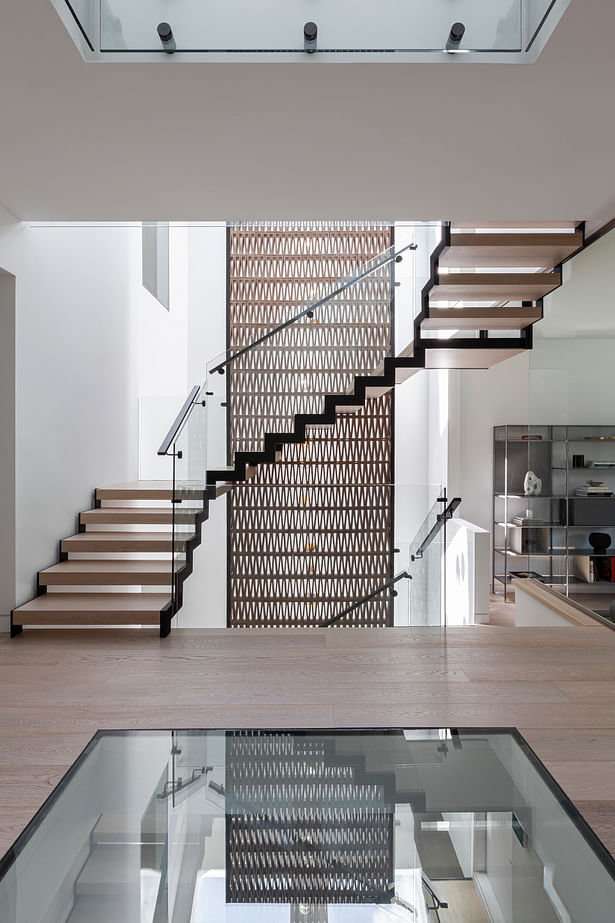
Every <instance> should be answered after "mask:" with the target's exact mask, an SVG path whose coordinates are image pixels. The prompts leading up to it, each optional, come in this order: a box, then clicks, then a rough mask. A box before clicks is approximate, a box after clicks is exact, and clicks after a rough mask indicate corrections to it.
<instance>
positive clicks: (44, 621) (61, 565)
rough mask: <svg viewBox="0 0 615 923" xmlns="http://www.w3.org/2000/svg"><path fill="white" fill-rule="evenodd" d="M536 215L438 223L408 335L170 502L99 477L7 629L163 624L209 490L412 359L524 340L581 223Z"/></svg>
mask: <svg viewBox="0 0 615 923" xmlns="http://www.w3.org/2000/svg"><path fill="white" fill-rule="evenodd" d="M544 227H545V226H543V229H542V230H538V229H534V228H532V229H530V230H528V229H511V228H509V229H506V228H504V229H503V228H499V229H497V230H495V229H489V230H488V231H485V230H483V229H480V228H468V227H467V226H465V225H458V226H455V225H453V226H452V227H451V226H445V227H444V229H443V236H442V240H441V242H440V244H439V246H438V247H437V248H436V250H435V251H434V253H433V254H432V257H431V277H430V279H429V281H428V283H427V284H426V286H425V288H424V289H423V293H422V310H421V313H420V314H419V315H418V317H417V318H416V321H415V335H414V342H413V343H411V344H409V345H408V346H407V347H406V349H404V350H403V351H402V352H401V353H399V354H398V355H396V356H389V357H386V358H385V359H384V361H383V362H382V363H381V364H380V366H379V367H378V368H377V369H375V371H374V373H373V374H369V375H356V376H355V377H354V386H353V387H352V390H350V391H349V393H345V394H327V395H326V396H325V397H324V401H323V410H322V412H320V413H314V414H295V416H294V426H293V429H292V431H290V432H270V433H267V434H266V435H265V437H264V440H263V443H262V449H261V450H260V451H240V452H236V453H235V456H234V459H233V461H234V464H233V465H232V466H230V467H220V468H213V469H211V470H208V471H207V476H206V482H205V487H204V489H202V490H200V489H199V490H197V489H195V490H194V491H192V492H190V491H188V492H187V491H186V490H185V489H184V490H182V497H181V506H180V505H179V504H178V503H177V502H175V503H174V502H173V500H174V499H176V498H174V491H173V483H172V482H163V481H138V482H133V483H129V484H120V485H116V486H113V487H103V488H98V489H97V491H96V494H95V503H94V507H93V508H92V509H90V510H87V511H84V512H82V513H81V514H80V516H79V526H78V531H77V532H76V533H75V534H74V535H72V536H69V537H67V538H65V539H63V540H62V541H61V542H60V560H59V562H58V563H57V564H54V565H52V566H51V567H48V568H46V569H44V570H42V571H41V572H40V573H39V575H38V594H39V595H38V596H37V597H36V598H35V599H33V600H32V601H30V602H28V603H26V604H25V605H23V606H20V607H18V608H16V609H15V610H14V611H13V612H12V614H11V635H12V636H15V635H17V634H19V633H20V632H21V631H22V629H23V627H24V626H39V627H40V626H47V627H49V626H60V625H64V626H118V625H123V626H128V625H139V626H154V625H156V626H159V627H160V633H161V636H165V635H167V634H168V633H169V631H170V627H171V619H172V617H173V615H174V614H175V612H176V611H177V610H178V609H179V607H180V606H181V603H182V587H183V582H184V580H185V579H186V577H188V576H189V575H190V573H191V572H192V557H193V552H194V549H195V548H196V547H197V545H198V544H199V543H200V540H201V526H202V523H203V522H204V521H205V520H206V519H207V517H208V513H209V503H210V501H212V500H214V499H215V498H216V497H217V496H220V495H221V494H223V493H225V492H227V491H229V490H232V489H233V486H234V485H235V484H237V483H240V482H244V481H246V480H248V479H250V478H252V477H254V475H255V473H256V471H257V469H258V466H259V465H262V464H275V463H276V461H279V459H280V452H281V449H282V447H283V446H284V445H285V444H292V443H302V442H305V441H306V439H307V438H308V437H309V434H310V432H311V431H312V430H313V429H314V428H322V427H333V426H335V425H336V422H337V419H338V417H339V416H340V415H342V414H346V413H351V412H354V411H356V410H357V409H359V408H361V407H363V406H365V403H366V402H367V401H368V400H370V399H372V398H377V397H379V396H381V395H383V394H385V393H387V392H388V391H391V390H392V389H393V388H394V387H395V386H396V385H398V384H400V383H401V382H403V381H405V380H407V379H408V378H409V377H410V376H412V375H415V374H417V373H418V372H419V371H421V370H422V369H435V368H443V369H447V368H452V369H479V368H489V367H490V366H492V365H494V364H495V363H497V362H501V361H503V360H505V359H507V358H510V357H511V356H515V355H518V354H520V353H521V352H523V351H524V350H526V349H529V348H531V345H532V326H533V324H534V323H536V322H537V321H538V320H540V318H541V317H542V299H543V298H544V296H545V295H547V294H549V293H550V292H552V291H553V290H554V289H555V288H557V287H558V286H559V285H560V284H561V269H560V264H561V262H562V261H563V260H564V259H567V258H568V257H570V256H571V255H572V254H573V253H575V252H576V251H577V250H579V249H580V248H581V247H582V245H583V230H582V227H576V226H574V225H570V226H558V228H557V229H555V228H549V229H547V230H545V229H544ZM305 313H306V312H305V311H304V312H302V314H301V315H299V316H303V314H305ZM309 316H311V315H309ZM291 322H292V321H291ZM287 323H288V322H287ZM447 331H448V332H449V334H450V335H449V336H448V337H446V338H445V337H444V334H446V332H447ZM459 332H461V333H462V334H463V335H462V336H459V335H458V334H459ZM467 334H474V336H468V335H467ZM248 348H250V347H248ZM197 391H198V389H197ZM193 406H194V405H191V406H190V407H189V411H188V412H190V411H191V410H192V407H193ZM173 535H174V536H175V537H174V538H173ZM178 555H179V556H180V559H178ZM172 591H173V592H172Z"/></svg>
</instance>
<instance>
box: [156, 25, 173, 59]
mask: <svg viewBox="0 0 615 923" xmlns="http://www.w3.org/2000/svg"><path fill="white" fill-rule="evenodd" d="M158 38H159V39H160V41H161V42H162V47H163V48H164V50H165V51H166V53H167V54H173V52H174V51H175V48H176V46H175V37H174V35H173V29H172V28H171V26H170V25H169V24H168V22H159V23H158Z"/></svg>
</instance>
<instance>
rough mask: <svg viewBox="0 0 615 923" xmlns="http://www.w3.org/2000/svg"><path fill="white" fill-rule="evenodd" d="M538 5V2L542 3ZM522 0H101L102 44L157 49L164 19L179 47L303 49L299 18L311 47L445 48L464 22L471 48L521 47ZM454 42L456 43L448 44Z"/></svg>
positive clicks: (534, 15) (536, 11)
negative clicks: (312, 32)
mask: <svg viewBox="0 0 615 923" xmlns="http://www.w3.org/2000/svg"><path fill="white" fill-rule="evenodd" d="M542 5H544V4H542ZM522 7H523V3H522V0H491V2H490V3H489V4H487V5H486V6H485V4H484V3H482V2H480V0H459V2H457V3H455V4H451V3H450V2H447V0H434V2H432V3H430V4H428V5H427V7H426V6H425V4H424V3H422V2H420V0H380V3H379V5H378V8H377V10H376V8H375V7H374V6H373V5H371V4H367V3H365V2H363V3H359V4H357V3H356V2H352V0H336V2H334V3H322V2H320V0H316V3H314V0H294V2H291V3H288V2H282V0H267V2H266V3H264V4H261V6H260V7H259V11H258V13H259V14H258V16H255V15H254V9H253V5H252V4H251V3H249V2H248V0H237V2H236V3H235V4H234V5H233V9H232V13H231V11H230V10H229V6H228V3H225V2H223V0H210V2H209V3H207V4H204V3H201V2H198V0H178V2H177V3H174V4H173V7H172V9H170V8H169V5H168V3H166V2H164V0H147V2H146V0H103V2H102V3H101V7H100V15H101V47H102V50H103V51H122V50H123V51H159V50H160V48H161V44H160V39H159V37H158V34H157V31H156V30H157V26H158V23H159V22H161V21H168V22H169V23H170V25H171V26H172V29H173V34H174V37H175V41H176V46H177V50H178V51H201V50H203V51H207V50H209V51H236V52H238V51H291V52H292V51H294V52H301V53H303V52H304V24H305V23H306V22H309V21H314V22H316V24H317V26H318V36H317V48H318V49H320V50H323V51H327V50H328V51H340V50H345V51H360V50H384V51H400V50H408V51H412V50H419V51H427V50H429V51H444V50H445V47H446V44H447V39H448V36H449V33H450V30H451V26H452V25H453V23H454V22H455V21H462V22H463V24H464V26H465V34H464V35H463V39H462V42H461V44H460V46H459V47H461V48H463V49H464V50H476V51H487V50H494V51H495V50H497V51H509V52H514V51H520V50H521V48H522V45H523V42H522ZM531 7H532V9H531V21H532V24H533V23H534V22H536V21H539V18H541V16H540V13H541V3H540V2H535V3H533V4H531ZM453 47H457V46H453Z"/></svg>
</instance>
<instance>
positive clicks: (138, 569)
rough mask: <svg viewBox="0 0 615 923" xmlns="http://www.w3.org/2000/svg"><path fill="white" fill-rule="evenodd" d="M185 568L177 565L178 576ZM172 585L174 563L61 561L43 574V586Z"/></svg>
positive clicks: (42, 572) (41, 574)
mask: <svg viewBox="0 0 615 923" xmlns="http://www.w3.org/2000/svg"><path fill="white" fill-rule="evenodd" d="M182 567H183V564H182V563H181V562H175V565H174V567H173V570H174V572H175V573H177V572H178V571H180V570H181V568H182ZM170 582H171V562H170V561H110V560H102V561H101V560H98V561H61V562H60V563H59V564H52V565H51V567H47V568H45V570H42V571H41V572H40V573H39V583H40V584H41V585H42V586H69V585H70V586H80V585H82V584H83V585H85V584H93V585H95V586H96V585H102V584H104V585H106V586H121V585H126V584H129V585H135V586H138V585H150V586H163V585H166V584H168V583H170Z"/></svg>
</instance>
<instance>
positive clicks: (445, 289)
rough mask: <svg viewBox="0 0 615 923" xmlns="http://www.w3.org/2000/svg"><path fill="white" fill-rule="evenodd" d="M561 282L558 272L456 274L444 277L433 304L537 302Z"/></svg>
mask: <svg viewBox="0 0 615 923" xmlns="http://www.w3.org/2000/svg"><path fill="white" fill-rule="evenodd" d="M560 282H561V277H560V274H559V273H558V272H510V273H501V272H486V273H479V272H453V273H447V274H444V275H441V276H440V277H439V280H438V284H437V285H435V286H434V287H433V288H432V289H431V290H430V292H429V300H430V302H432V301H474V300H476V301H512V300H519V301H537V300H538V299H539V298H542V297H544V296H545V295H548V294H549V292H552V291H553V289H555V288H557V286H558V285H559V284H560Z"/></svg>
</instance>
